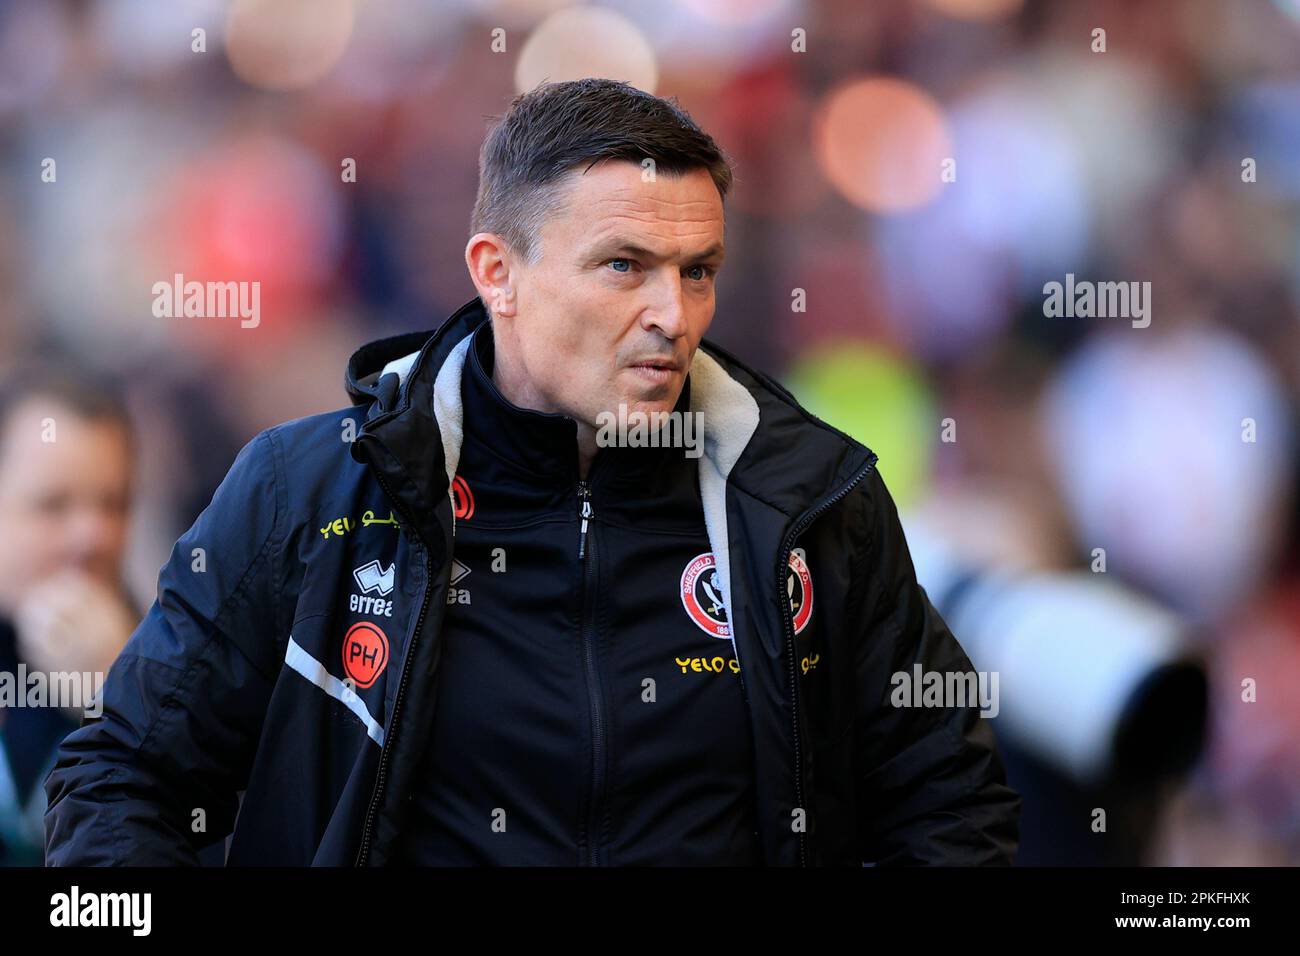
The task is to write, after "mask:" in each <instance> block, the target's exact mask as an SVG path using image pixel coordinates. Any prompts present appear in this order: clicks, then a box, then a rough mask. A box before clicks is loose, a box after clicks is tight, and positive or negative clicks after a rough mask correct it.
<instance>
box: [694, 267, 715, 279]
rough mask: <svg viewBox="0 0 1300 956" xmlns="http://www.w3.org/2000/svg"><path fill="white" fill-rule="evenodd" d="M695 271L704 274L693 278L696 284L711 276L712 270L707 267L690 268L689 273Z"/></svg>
mask: <svg viewBox="0 0 1300 956" xmlns="http://www.w3.org/2000/svg"><path fill="white" fill-rule="evenodd" d="M696 269H699V270H700V271H701V272H703V273H704V274H703V275H701V276H695V277H693V278H695V280H696V281H697V282H699V281H703V280H704V279H707V278H708V277H709V276H710V275H712V274H713V270H712V269H710V268H709V267H708V266H691V271H694V270H696Z"/></svg>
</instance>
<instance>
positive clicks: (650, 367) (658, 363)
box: [628, 359, 681, 383]
mask: <svg viewBox="0 0 1300 956" xmlns="http://www.w3.org/2000/svg"><path fill="white" fill-rule="evenodd" d="M628 368H630V369H632V370H633V371H634V372H636V373H637V374H638V375H640V376H641V377H643V378H645V379H647V380H649V381H652V382H657V383H663V382H667V381H670V380H671V379H672V377H673V375H674V374H675V373H676V372H677V371H679V370H680V368H681V366H680V364H679V363H677V362H674V361H673V360H672V359H645V360H643V361H640V362H633V363H631V364H630V365H629V366H628Z"/></svg>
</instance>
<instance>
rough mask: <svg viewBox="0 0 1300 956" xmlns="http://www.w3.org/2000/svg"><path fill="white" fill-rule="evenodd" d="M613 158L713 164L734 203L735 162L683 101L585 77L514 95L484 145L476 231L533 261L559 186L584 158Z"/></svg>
mask: <svg viewBox="0 0 1300 956" xmlns="http://www.w3.org/2000/svg"><path fill="white" fill-rule="evenodd" d="M605 159H620V160H627V161H628V162H632V163H636V164H637V165H640V164H641V163H642V162H643V161H644V160H645V159H652V160H654V164H655V167H654V168H655V172H656V174H658V173H665V174H667V175H670V176H673V175H681V174H683V173H686V172H689V171H691V170H693V169H700V168H703V169H707V170H708V171H709V175H710V176H712V177H713V182H714V185H716V186H717V187H718V193H719V195H721V196H722V198H723V199H724V200H725V199H726V198H727V191H728V190H729V189H730V188H731V181H732V171H731V164H730V162H729V161H728V159H727V157H726V155H725V154H724V153H723V152H722V150H721V148H719V146H718V144H717V143H715V142H714V141H713V137H711V136H710V135H709V134H708V133H706V132H704V131H703V130H702V129H700V128H699V126H697V125H696V124H695V121H694V120H692V119H691V118H690V116H689V115H688V114H687V113H686V111H685V110H683V109H682V108H681V107H680V106H679V105H678V104H677V100H676V97H674V98H673V99H671V100H665V99H661V98H660V97H657V96H653V95H651V94H650V93H646V92H644V91H643V90H639V89H637V88H636V87H634V86H632V85H630V84H628V83H620V82H616V81H614V80H604V79H583V80H570V81H566V82H563V83H543V84H541V85H540V86H538V87H536V88H535V89H533V90H530V91H529V92H527V93H522V94H520V95H519V96H517V97H515V99H514V101H513V102H512V103H511V104H510V108H509V109H508V110H507V111H506V113H505V115H504V116H503V117H501V118H500V122H499V123H498V124H497V125H496V126H494V127H493V128H492V130H491V131H490V132H489V133H488V135H487V138H486V139H485V140H484V141H483V148H482V150H481V151H480V152H479V180H478V197H477V199H476V200H475V202H474V213H473V216H472V217H471V219H470V233H471V235H472V234H474V233H479V232H493V233H496V234H497V235H499V236H501V237H502V238H503V239H505V241H506V242H507V243H508V244H509V245H510V247H511V248H512V249H513V250H514V251H515V252H516V253H518V254H519V255H520V256H522V257H523V258H524V259H525V260H526V261H528V262H536V261H537V256H538V254H539V249H538V246H537V241H536V240H537V235H538V233H539V231H540V229H541V225H542V223H543V222H544V221H545V217H546V216H547V215H549V214H550V213H551V212H553V211H554V210H555V209H556V207H557V206H558V199H559V197H558V191H557V190H556V189H555V187H554V184H555V182H556V181H557V180H559V179H560V178H561V177H562V176H563V175H564V174H565V173H567V172H568V171H569V170H571V169H573V168H574V167H576V166H579V165H581V164H582V163H587V164H588V168H590V167H591V166H593V165H595V164H596V163H597V162H600V161H601V160H605Z"/></svg>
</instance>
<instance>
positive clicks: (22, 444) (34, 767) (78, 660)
mask: <svg viewBox="0 0 1300 956" xmlns="http://www.w3.org/2000/svg"><path fill="white" fill-rule="evenodd" d="M132 448H133V441H132V434H131V426H130V422H129V419H128V416H127V412H126V409H125V406H124V405H123V403H122V401H121V399H120V397H119V396H118V395H117V393H116V392H115V391H114V390H112V389H111V388H110V387H108V386H107V385H105V384H104V383H101V382H98V381H96V380H95V379H94V378H93V377H91V376H89V375H84V374H79V373H76V372H71V371H60V370H53V369H38V368H33V367H28V368H27V369H25V370H23V371H20V372H16V373H14V374H13V375H11V376H10V377H9V378H7V379H5V380H4V381H2V382H0V672H5V673H7V674H11V675H14V677H13V680H15V681H17V675H18V673H19V665H20V664H22V665H25V673H27V674H31V673H32V672H37V671H39V672H42V673H45V674H52V673H60V672H62V673H76V674H86V673H89V674H92V675H95V683H94V686H92V687H90V688H82V691H83V693H86V694H89V693H92V692H93V691H94V690H95V689H97V688H98V686H99V682H100V681H102V679H103V675H104V673H106V672H107V671H108V669H109V666H110V665H111V664H112V663H113V660H114V659H115V658H116V657H117V655H118V652H119V651H120V650H121V649H122V646H123V645H124V644H125V643H126V640H127V638H128V637H129V636H130V634H131V630H132V629H133V628H134V626H135V623H136V620H137V619H138V612H137V611H136V609H135V608H134V607H133V606H132V602H131V601H130V599H129V597H128V596H127V594H126V591H125V589H124V588H123V586H122V561H123V553H124V550H125V545H126V536H127V518H128V505H129V501H130V496H131V489H132V473H133V470H134V469H133V464H132ZM16 689H17V692H18V693H20V694H21V693H23V691H24V687H23V686H22V685H21V684H19V685H18V686H17V688H16ZM57 703H58V702H56V701H53V700H51V701H49V702H48V703H47V705H46V706H12V707H11V706H0V862H3V863H4V864H6V865H40V863H41V862H42V850H41V847H42V843H43V834H42V829H41V816H42V813H43V811H44V808H45V794H44V791H43V789H42V787H41V786H40V784H41V782H42V781H43V780H44V777H45V774H46V772H47V771H48V770H49V767H50V765H51V763H52V759H53V754H54V751H55V749H56V748H57V746H58V743H59V741H60V740H62V739H63V737H64V736H65V735H67V734H68V733H69V732H71V731H72V730H75V729H76V727H77V724H78V718H79V711H78V710H73V709H69V708H65V707H60V706H57ZM65 703H66V702H65ZM83 706H86V704H85V703H83Z"/></svg>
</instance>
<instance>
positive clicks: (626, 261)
mask: <svg viewBox="0 0 1300 956" xmlns="http://www.w3.org/2000/svg"><path fill="white" fill-rule="evenodd" d="M561 189H562V190H564V192H563V200H562V205H561V207H560V208H559V209H558V210H557V211H556V212H554V213H552V214H551V216H550V217H549V218H548V219H547V221H546V224H545V225H544V226H543V227H542V229H541V231H540V235H539V237H538V239H539V243H540V250H541V258H540V259H539V260H538V261H537V262H535V263H534V264H532V265H529V264H527V263H522V262H519V261H518V260H517V259H515V260H512V263H511V266H512V280H513V281H514V286H515V287H514V292H515V295H516V302H515V310H514V314H513V315H511V316H509V317H508V318H506V319H505V320H504V321H498V322H497V326H496V329H495V331H497V335H498V341H499V342H500V337H501V335H502V333H503V332H504V333H505V334H506V335H507V336H508V337H509V339H510V340H511V341H510V342H509V343H508V346H507V347H508V348H510V351H511V353H512V356H513V358H512V361H513V362H515V363H517V365H519V366H521V367H522V372H523V377H524V378H526V380H527V382H528V389H529V390H530V393H531V394H529V397H530V398H531V399H532V401H533V402H534V404H533V407H535V408H539V409H541V410H543V411H557V412H561V413H563V414H566V415H569V416H570V417H572V418H574V419H576V420H578V421H579V422H584V423H586V424H587V425H591V426H593V427H594V426H595V425H596V424H597V416H598V415H599V414H600V413H601V412H614V413H617V412H618V409H619V405H620V404H626V406H627V410H628V411H629V412H632V411H639V412H647V413H650V412H657V411H671V410H672V408H673V406H674V405H676V403H677V399H678V397H679V395H680V394H681V390H682V385H683V383H684V382H685V379H686V373H687V372H688V371H689V370H690V364H691V358H692V357H693V356H694V354H695V349H696V347H697V346H698V345H699V343H700V339H701V338H703V336H704V333H705V331H706V330H707V329H708V327H709V324H710V323H711V322H712V321H713V310H714V278H715V275H716V273H717V270H718V269H719V268H720V267H721V265H722V256H723V212H722V198H721V196H720V195H719V194H718V190H717V187H716V186H715V185H714V183H713V179H712V177H710V175H709V173H708V171H707V170H705V169H702V168H701V169H695V170H691V171H690V172H688V173H686V174H684V175H682V176H670V175H659V176H658V177H657V178H656V180H655V181H654V182H644V181H643V180H642V173H641V168H640V167H639V166H637V165H635V164H633V163H628V162H622V161H615V162H604V163H600V164H598V165H596V166H594V167H592V168H591V169H590V170H587V171H586V172H585V173H584V172H583V167H580V168H579V169H577V170H574V171H571V172H570V173H569V174H568V175H567V177H566V181H565V183H564V184H563V185H562V186H561ZM503 325H504V326H506V328H504V329H503V328H502V326H503ZM498 348H500V345H499V346H498Z"/></svg>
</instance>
